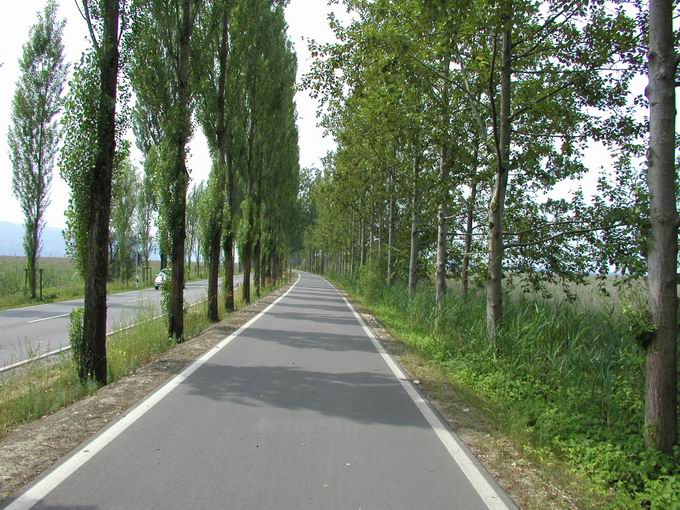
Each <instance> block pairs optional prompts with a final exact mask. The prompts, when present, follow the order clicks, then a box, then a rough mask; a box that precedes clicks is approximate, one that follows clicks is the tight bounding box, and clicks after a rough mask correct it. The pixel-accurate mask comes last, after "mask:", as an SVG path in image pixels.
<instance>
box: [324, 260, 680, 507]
mask: <svg viewBox="0 0 680 510" xmlns="http://www.w3.org/2000/svg"><path fill="white" fill-rule="evenodd" d="M378 273H379V272H375V271H372V270H371V268H370V267H369V268H366V269H365V270H364V272H363V273H362V275H361V276H360V277H359V278H358V279H347V278H341V277H335V278H333V280H334V282H336V283H337V284H339V286H341V287H342V288H343V289H344V290H345V291H346V292H348V293H349V295H350V296H351V297H352V299H353V300H355V301H356V302H358V303H359V304H361V305H362V306H364V307H365V308H367V309H368V310H369V311H370V312H371V313H372V314H373V315H374V316H375V317H376V318H377V319H378V320H379V321H380V322H381V323H383V324H384V325H385V327H386V328H387V329H388V330H389V331H390V332H391V333H393V335H394V337H396V338H397V339H399V340H400V341H401V342H403V343H404V344H405V345H407V346H408V347H409V348H410V349H411V350H412V351H413V352H415V353H417V354H418V356H420V357H421V358H422V359H424V360H426V361H427V362H428V363H431V364H432V365H433V366H436V367H437V369H438V370H440V371H441V372H442V373H443V374H444V376H445V378H446V380H447V382H448V383H450V385H452V386H457V387H459V388H463V389H464V390H465V391H467V392H469V393H470V394H471V395H474V398H476V399H479V401H481V402H483V406H484V408H485V409H486V411H487V414H490V415H491V416H492V418H493V422H494V423H495V424H496V426H497V427H498V428H499V429H500V430H501V431H502V432H503V433H504V434H505V435H507V436H508V437H510V438H511V439H512V441H513V443H514V444H516V445H518V446H519V447H520V448H521V450H522V451H523V453H524V454H526V455H528V456H529V457H530V458H531V459H533V460H534V461H535V462H537V463H539V464H541V465H542V466H544V468H545V469H546V470H549V469H553V470H555V469H557V471H565V472H572V473H574V474H575V475H576V476H578V477H581V478H582V479H583V480H585V481H586V483H585V484H584V485H583V486H582V488H581V491H582V492H583V493H584V494H583V495H584V496H585V495H586V493H587V494H588V495H587V497H582V498H580V499H581V503H580V507H592V508H603V507H610V508H653V509H657V508H658V509H674V508H680V451H677V450H676V452H675V455H674V456H672V457H665V456H662V455H657V454H653V453H649V452H646V451H645V449H644V444H643V435H642V427H643V410H644V400H643V379H642V367H643V361H644V356H643V353H642V351H641V349H640V348H639V347H638V346H637V344H636V342H635V340H634V332H633V331H632V328H631V324H629V323H628V322H627V319H626V317H625V315H624V314H621V313H612V312H611V310H607V309H597V308H594V309H588V310H583V309H578V308H576V307H572V306H569V305H568V304H564V303H563V304H560V305H555V304H550V303H545V302H540V301H538V300H531V299H527V298H522V299H520V298H517V299H512V300H511V299H508V300H507V301H506V303H507V306H506V312H505V317H506V322H505V325H504V328H503V330H502V332H501V334H500V336H499V338H498V340H497V342H496V344H495V345H491V344H490V343H489V342H488V341H487V339H486V335H485V303H484V299H483V297H482V296H470V297H468V298H467V299H464V298H463V297H461V296H460V295H457V294H456V293H454V292H451V293H449V294H448V296H447V298H446V303H445V306H444V308H443V310H442V311H441V312H440V313H437V312H436V306H435V303H434V293H433V292H432V290H431V289H428V288H423V289H420V290H419V291H418V292H417V294H416V295H415V296H414V297H409V295H408V292H407V290H406V289H405V288H404V287H400V286H396V287H393V288H385V286H384V284H383V282H384V279H383V277H382V274H381V273H380V274H378ZM556 466H557V467H556Z"/></svg>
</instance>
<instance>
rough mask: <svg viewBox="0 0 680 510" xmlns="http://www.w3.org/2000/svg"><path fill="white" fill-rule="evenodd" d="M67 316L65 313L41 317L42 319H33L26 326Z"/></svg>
mask: <svg viewBox="0 0 680 510" xmlns="http://www.w3.org/2000/svg"><path fill="white" fill-rule="evenodd" d="M67 315H68V314H67V313H62V314H60V315H53V316H52V317H43V318H42V319H33V320H32V321H28V324H33V323H34V322H42V321H48V320H50V319H58V318H59V317H66V316H67Z"/></svg>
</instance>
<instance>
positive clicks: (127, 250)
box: [109, 159, 141, 283]
mask: <svg viewBox="0 0 680 510" xmlns="http://www.w3.org/2000/svg"><path fill="white" fill-rule="evenodd" d="M140 187H141V185H140V182H139V177H138V176H137V172H136V170H135V168H134V167H133V166H132V164H131V163H130V160H129V159H125V160H123V161H121V162H120V165H119V168H118V171H117V172H116V173H115V179H114V181H113V184H112V188H113V197H112V203H111V230H112V236H111V237H112V239H111V241H112V248H113V250H112V251H113V256H112V258H111V260H109V264H110V265H111V266H112V269H113V270H112V271H111V270H110V271H109V273H110V274H111V275H112V276H115V275H117V276H118V278H119V279H120V280H121V281H122V282H126V283H127V281H128V280H130V278H132V276H133V273H134V268H135V265H136V260H135V258H136V253H135V250H134V248H135V247H136V246H137V236H136V235H135V234H136V232H135V230H136V229H135V211H136V210H137V208H138V206H139V204H138V203H137V193H138V190H139V189H140Z"/></svg>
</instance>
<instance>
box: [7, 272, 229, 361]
mask: <svg viewBox="0 0 680 510" xmlns="http://www.w3.org/2000/svg"><path fill="white" fill-rule="evenodd" d="M240 281H241V276H240V275H239V276H236V277H234V283H235V284H236V283H237V282H240ZM160 294H161V293H160V291H158V290H155V289H154V288H153V287H152V288H150V289H142V290H133V291H130V292H121V293H118V294H111V295H109V297H108V313H107V331H109V332H110V331H113V330H115V329H119V328H121V327H125V326H128V325H130V324H132V323H134V322H135V321H136V320H138V318H139V315H140V313H142V312H143V313H144V314H146V315H150V316H155V315H158V314H159V313H160ZM207 294H208V281H207V280H203V281H195V282H189V283H187V284H186V288H185V290H184V299H185V300H186V301H187V302H189V303H196V302H198V301H201V300H202V299H205V298H206V296H207ZM79 306H83V300H82V299H73V300H70V301H59V302H55V303H48V304H44V305H36V306H27V307H24V308H13V309H11V310H2V311H0V368H2V367H5V366H7V365H10V364H12V363H16V362H19V361H22V360H25V359H27V358H29V357H30V356H33V355H38V354H43V353H46V352H51V351H54V350H57V349H61V348H63V347H66V346H67V345H68V344H69V341H68V331H67V328H68V315H69V313H70V312H71V310H73V309H74V308H76V307H79Z"/></svg>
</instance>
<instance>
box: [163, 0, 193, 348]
mask: <svg viewBox="0 0 680 510" xmlns="http://www.w3.org/2000/svg"><path fill="white" fill-rule="evenodd" d="M191 21H192V13H191V0H183V1H182V19H181V27H180V33H179V59H178V67H177V77H178V90H177V95H178V108H179V112H178V113H179V120H178V123H179V125H178V126H177V134H176V138H175V144H176V147H175V151H176V156H177V161H176V163H175V175H174V181H173V183H172V187H173V196H174V200H175V203H174V204H173V206H172V213H171V215H170V216H171V218H170V228H171V231H172V240H171V246H170V259H171V265H172V275H171V278H170V320H169V328H168V333H169V335H170V336H171V337H172V338H175V339H176V340H177V341H178V342H181V341H183V340H184V244H185V241H186V206H187V188H188V185H189V174H188V171H187V167H186V156H187V155H186V145H187V141H188V139H189V133H190V125H191V112H190V111H189V96H190V92H189V44H190V41H191V31H192V23H191Z"/></svg>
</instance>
